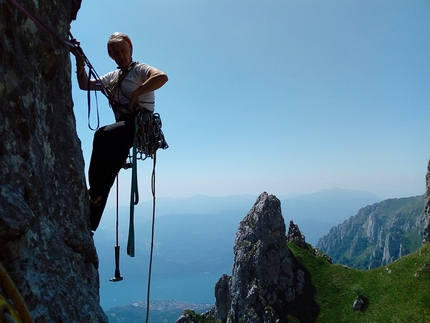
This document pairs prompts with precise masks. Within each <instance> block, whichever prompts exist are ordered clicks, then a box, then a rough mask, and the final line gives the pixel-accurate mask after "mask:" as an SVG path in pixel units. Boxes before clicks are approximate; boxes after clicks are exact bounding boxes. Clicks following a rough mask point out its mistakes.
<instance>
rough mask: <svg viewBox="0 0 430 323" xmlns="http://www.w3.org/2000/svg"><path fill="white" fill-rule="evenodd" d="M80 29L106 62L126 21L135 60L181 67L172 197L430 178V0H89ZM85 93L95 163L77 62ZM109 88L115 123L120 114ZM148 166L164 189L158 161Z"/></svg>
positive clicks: (411, 191)
mask: <svg viewBox="0 0 430 323" xmlns="http://www.w3.org/2000/svg"><path fill="white" fill-rule="evenodd" d="M71 31H72V33H73V35H74V36H75V37H76V38H77V39H78V40H80V41H81V46H82V47H83V49H84V52H85V53H86V55H87V56H88V58H89V59H90V61H91V62H92V64H93V66H94V67H95V68H96V71H97V72H98V74H100V75H102V74H104V73H106V72H108V71H110V70H112V69H115V67H116V65H115V63H114V62H113V61H112V60H111V59H110V58H109V57H108V55H107V52H106V41H107V38H108V37H109V35H110V34H112V33H113V32H115V31H122V32H125V33H127V34H128V35H129V36H130V37H131V39H132V41H133V44H134V55H133V58H134V59H135V60H137V61H140V62H145V63H147V64H149V65H152V66H154V67H157V68H158V69H160V70H162V71H164V72H165V73H166V74H168V76H169V82H168V83H166V85H165V86H164V87H163V88H162V89H160V90H158V91H157V92H156V111H157V112H159V113H160V114H161V117H162V120H163V130H164V133H165V136H166V139H167V142H168V143H169V145H170V147H169V149H167V150H165V151H159V152H158V155H157V168H156V190H157V193H156V194H157V196H159V197H161V196H162V197H189V196H193V195H196V194H204V195H213V196H224V195H237V194H253V195H256V196H257V195H258V194H260V193H261V192H263V191H267V192H268V193H270V194H274V195H277V196H278V197H282V196H286V195H289V194H304V193H313V192H316V191H318V190H322V189H329V188H332V187H340V188H344V189H355V190H365V191H369V192H372V193H374V194H377V195H378V196H380V197H381V198H393V197H405V196H412V195H418V194H423V193H424V192H425V175H426V171H427V163H428V160H429V158H430V145H429V138H430V128H429V127H428V124H429V120H430V60H429V57H430V2H429V1H428V0H422V1H391V0H385V1H377V0H369V1H346V0H339V1H306V0H295V1H287V0H284V1H281V0H278V1H273V0H265V1H251V0H249V1H244V0H242V1H237V0H234V1H232V0H229V1H227V0H217V1H207V0H194V1H186V0H183V1H182V0H178V1H165V0H159V1H142V0H123V1H120V2H119V1H103V2H101V1H85V0H84V1H83V2H82V7H81V10H80V11H79V13H78V17H77V20H76V21H74V22H73V23H72V30H71ZM72 69H73V72H74V71H75V65H74V60H73V64H72ZM93 98H94V97H93ZM73 99H74V103H75V116H76V120H77V131H78V135H79V137H80V138H81V141H82V149H83V152H84V158H85V161H86V165H87V167H88V163H89V158H90V154H91V145H92V136H93V132H92V131H91V130H90V129H88V126H87V103H86V93H85V92H83V91H80V90H79V89H78V87H77V84H76V80H75V74H73ZM98 99H99V100H98V102H99V104H98V105H99V111H100V114H101V124H107V123H111V122H113V120H114V119H113V114H112V112H111V111H110V109H109V107H108V104H107V102H106V100H105V99H104V97H103V96H102V95H101V94H100V95H99V96H98ZM94 106H95V101H94V100H93V107H94ZM93 112H94V111H93ZM91 123H92V124H93V125H94V124H95V123H96V118H95V113H93V115H92V117H91ZM138 167H139V181H140V192H141V199H143V200H146V199H150V198H151V195H150V189H149V187H150V175H151V169H152V161H150V160H147V161H144V162H140V163H139V166H138ZM129 172H130V171H123V172H122V173H123V174H121V175H120V179H121V180H120V185H121V187H124V189H122V191H126V192H125V193H124V194H125V195H127V194H129V193H128V190H129V187H130V184H129ZM127 203H128V197H124V204H127Z"/></svg>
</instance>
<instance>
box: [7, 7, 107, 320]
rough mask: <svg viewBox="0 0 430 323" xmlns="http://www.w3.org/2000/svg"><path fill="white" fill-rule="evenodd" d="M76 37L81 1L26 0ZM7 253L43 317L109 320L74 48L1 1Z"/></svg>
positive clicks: (21, 288) (61, 32)
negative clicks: (74, 80) (74, 82)
mask: <svg viewBox="0 0 430 323" xmlns="http://www.w3.org/2000/svg"><path fill="white" fill-rule="evenodd" d="M19 3H20V4H21V5H22V6H23V7H25V8H26V9H27V10H28V11H30V12H32V13H34V14H35V15H36V16H37V17H39V19H41V20H42V21H43V22H44V23H45V24H46V25H47V26H48V27H49V28H51V29H52V30H53V31H54V32H55V33H56V34H58V35H59V36H61V37H63V38H64V39H67V32H68V30H69V28H70V22H71V21H72V20H73V19H74V18H75V16H76V13H77V11H78V9H79V7H80V1H79V0H72V1H65V0H56V1H55V0H54V1H51V0H49V1H48V0H39V1H29V0H22V1H19ZM0 8H1V9H0V17H1V19H0V39H1V44H2V49H1V51H0V102H1V108H0V117H1V120H2V122H1V123H0V136H1V140H0V179H1V180H0V181H1V182H0V246H1V248H0V261H1V263H2V264H3V266H4V267H5V268H6V270H7V271H8V273H9V275H10V276H11V278H12V279H13V281H14V282H15V284H16V285H17V288H18V290H19V291H20V293H21V294H22V296H23V298H24V300H25V302H26V304H27V306H28V308H29V310H30V311H31V314H32V316H33V318H34V320H35V321H36V322H107V318H106V316H105V314H104V313H103V311H102V309H101V307H100V305H99V280H98V258H97V254H96V250H95V247H94V242H93V240H92V238H91V234H90V230H89V228H88V214H89V206H88V197H87V196H88V195H87V189H86V185H85V176H84V161H83V156H82V150H81V145H80V141H79V139H78V137H77V134H76V125H75V119H74V114H73V108H72V107H73V103H72V99H71V83H70V80H71V72H70V70H71V68H70V54H69V48H67V47H65V46H64V45H62V44H61V43H59V42H58V41H57V40H56V39H54V38H53V37H52V36H50V35H49V34H48V33H46V32H44V31H42V30H41V29H40V28H38V27H37V26H36V25H35V24H34V23H33V22H32V21H31V20H30V19H28V18H27V17H26V16H25V15H24V14H23V13H21V12H20V11H18V10H17V8H15V7H14V6H12V4H11V2H9V1H6V0H0Z"/></svg>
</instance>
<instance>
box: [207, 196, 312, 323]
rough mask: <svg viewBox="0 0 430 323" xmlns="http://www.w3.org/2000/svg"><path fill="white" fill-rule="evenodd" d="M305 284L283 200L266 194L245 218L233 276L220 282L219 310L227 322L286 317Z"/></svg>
mask: <svg viewBox="0 0 430 323" xmlns="http://www.w3.org/2000/svg"><path fill="white" fill-rule="evenodd" d="M303 286H304V273H303V272H302V271H301V270H298V269H296V268H295V261H294V260H293V259H292V257H291V256H290V251H289V249H288V246H287V238H286V229H285V223H284V219H283V217H282V214H281V205H280V201H279V200H278V199H277V198H276V197H275V196H273V195H268V194H267V193H266V192H264V193H262V194H261V195H260V196H259V197H258V198H257V201H256V202H255V204H254V206H253V207H252V209H251V210H250V211H249V213H248V214H247V215H246V217H245V218H244V219H243V220H242V221H241V223H240V225H239V229H238V232H237V234H236V239H235V244H234V264H233V273H232V276H227V275H223V276H222V277H221V278H220V280H219V281H218V283H217V284H216V287H215V296H216V305H215V312H216V315H217V317H218V318H219V319H221V320H222V321H223V322H230V323H236V322H243V323H247V322H248V323H251V322H252V323H257V322H266V323H268V322H284V321H286V319H285V315H286V313H285V312H284V311H285V308H286V307H287V305H288V303H290V302H292V301H294V300H295V298H296V295H298V294H300V293H301V292H302V290H303Z"/></svg>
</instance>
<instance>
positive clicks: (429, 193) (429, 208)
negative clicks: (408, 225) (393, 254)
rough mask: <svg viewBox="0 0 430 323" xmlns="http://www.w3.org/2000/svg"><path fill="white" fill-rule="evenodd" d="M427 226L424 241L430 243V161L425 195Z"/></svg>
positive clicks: (425, 226) (425, 225)
mask: <svg viewBox="0 0 430 323" xmlns="http://www.w3.org/2000/svg"><path fill="white" fill-rule="evenodd" d="M424 214H425V218H426V220H425V224H424V240H425V241H430V160H429V163H428V166H427V174H426V194H425V207H424Z"/></svg>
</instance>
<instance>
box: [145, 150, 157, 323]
mask: <svg viewBox="0 0 430 323" xmlns="http://www.w3.org/2000/svg"><path fill="white" fill-rule="evenodd" d="M156 154H157V153H156V152H154V158H153V161H154V163H153V167H152V175H151V191H152V232H151V252H150V255H149V271H148V293H147V295H146V323H148V321H149V297H150V294H151V274H152V255H153V252H154V233H155V164H156V159H157V158H156Z"/></svg>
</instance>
